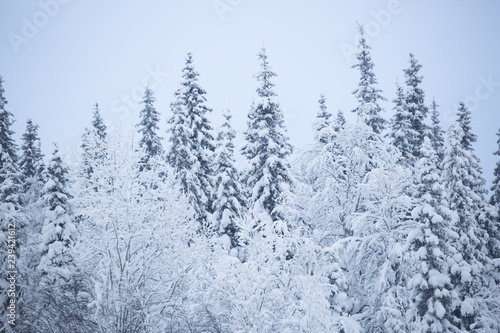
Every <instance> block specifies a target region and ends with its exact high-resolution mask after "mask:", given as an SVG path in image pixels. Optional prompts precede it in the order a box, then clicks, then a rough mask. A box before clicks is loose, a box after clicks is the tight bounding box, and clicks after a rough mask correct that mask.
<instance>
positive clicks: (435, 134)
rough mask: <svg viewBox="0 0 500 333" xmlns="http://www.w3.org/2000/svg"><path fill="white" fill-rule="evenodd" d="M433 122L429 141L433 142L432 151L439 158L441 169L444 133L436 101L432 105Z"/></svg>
mask: <svg viewBox="0 0 500 333" xmlns="http://www.w3.org/2000/svg"><path fill="white" fill-rule="evenodd" d="M431 121H432V126H431V128H430V130H431V135H430V137H429V139H430V140H431V144H432V149H434V151H435V152H436V154H437V156H438V168H441V166H442V163H443V158H444V145H445V142H444V131H443V129H442V128H441V125H440V121H439V111H438V105H437V104H436V100H432V104H431Z"/></svg>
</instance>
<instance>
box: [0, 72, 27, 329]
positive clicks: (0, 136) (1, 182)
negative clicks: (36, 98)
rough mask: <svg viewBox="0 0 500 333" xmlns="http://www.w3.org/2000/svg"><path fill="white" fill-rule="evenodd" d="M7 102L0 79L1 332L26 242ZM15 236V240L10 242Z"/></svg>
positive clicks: (19, 302)
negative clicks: (12, 273) (12, 278)
mask: <svg viewBox="0 0 500 333" xmlns="http://www.w3.org/2000/svg"><path fill="white" fill-rule="evenodd" d="M6 104H7V99H6V98H5V96H4V89H3V79H2V77H1V76H0V230H1V233H0V251H1V252H0V260H1V262H0V316H1V318H2V321H0V324H1V327H0V331H6V330H7V329H8V325H7V321H6V320H5V318H7V313H8V310H7V306H8V305H10V303H9V302H10V300H9V298H10V296H8V294H10V293H11V292H8V290H9V289H10V283H9V280H7V278H8V277H9V273H8V272H9V271H12V269H16V270H17V269H19V270H21V269H22V258H21V257H20V250H21V244H22V243H23V241H24V240H25V237H23V232H24V230H23V229H24V226H25V225H24V222H25V221H24V219H23V216H22V215H21V193H22V184H21V176H22V175H21V173H20V172H19V169H18V165H17V162H18V155H17V146H16V144H15V142H14V139H13V135H14V132H13V131H12V129H11V125H12V124H13V122H14V119H13V117H14V116H13V114H12V113H10V112H9V111H7V109H6ZM12 236H14V239H12ZM19 287H20V285H19V284H17V285H16V288H14V290H15V297H14V298H13V299H14V301H16V302H17V303H16V304H17V305H18V306H22V298H20V297H19V295H20V288H19Z"/></svg>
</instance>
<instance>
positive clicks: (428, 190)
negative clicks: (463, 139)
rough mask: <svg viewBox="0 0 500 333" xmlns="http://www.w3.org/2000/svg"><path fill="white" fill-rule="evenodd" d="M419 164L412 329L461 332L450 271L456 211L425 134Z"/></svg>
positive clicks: (413, 243) (411, 239)
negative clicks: (450, 205)
mask: <svg viewBox="0 0 500 333" xmlns="http://www.w3.org/2000/svg"><path fill="white" fill-rule="evenodd" d="M420 153H421V158H420V160H419V161H418V162H417V164H416V166H415V172H416V179H417V182H418V185H417V192H416V195H415V199H416V207H415V208H414V209H413V211H412V217H413V218H414V220H415V221H416V222H417V223H418V224H417V227H416V229H415V230H413V231H412V232H410V234H409V236H408V240H407V242H408V246H409V250H410V251H412V252H413V257H414V260H415V263H416V265H415V267H416V268H417V271H416V272H415V273H414V274H415V275H414V276H413V277H412V279H411V280H410V283H409V286H410V287H411V289H412V303H411V307H410V309H409V314H410V315H411V318H412V321H411V323H410V325H411V332H459V330H458V329H457V327H456V326H454V323H457V318H455V317H454V315H453V312H454V308H453V305H454V301H455V300H454V295H455V294H454V292H453V285H452V279H451V273H450V267H449V266H450V265H452V264H453V261H454V258H455V255H456V250H455V248H454V247H453V243H454V242H455V241H456V239H457V237H458V235H457V234H456V232H454V231H453V229H452V224H451V220H452V212H451V211H450V210H449V209H448V208H447V207H446V201H445V200H446V194H445V190H444V186H443V185H442V184H441V183H440V178H439V170H438V169H437V165H438V156H437V155H436V153H435V152H434V150H433V148H432V142H431V141H430V139H429V138H427V137H425V138H424V142H423V146H422V148H421V150H420Z"/></svg>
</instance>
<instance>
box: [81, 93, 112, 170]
mask: <svg viewBox="0 0 500 333" xmlns="http://www.w3.org/2000/svg"><path fill="white" fill-rule="evenodd" d="M106 130H107V128H106V125H105V124H104V120H103V119H102V116H101V112H100V110H99V104H98V103H97V102H96V103H95V104H94V108H93V110H92V126H91V127H90V128H88V127H87V128H85V131H84V133H83V135H82V143H81V145H80V147H81V148H82V166H81V171H80V172H81V174H82V176H84V177H86V178H87V179H88V178H90V177H91V176H92V173H93V167H92V165H93V164H94V163H96V161H98V160H102V159H103V158H104V156H105V154H106V139H107V131H106Z"/></svg>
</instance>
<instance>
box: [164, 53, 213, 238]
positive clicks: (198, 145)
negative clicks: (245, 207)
mask: <svg viewBox="0 0 500 333" xmlns="http://www.w3.org/2000/svg"><path fill="white" fill-rule="evenodd" d="M182 72H183V74H182V77H183V80H182V82H181V83H180V87H179V88H178V89H177V90H176V91H175V93H174V96H175V100H174V102H172V103H171V105H170V108H171V110H172V113H173V115H172V117H171V118H170V119H169V120H168V124H169V125H170V128H169V129H168V133H169V134H170V137H169V141H170V147H169V150H168V152H167V161H168V163H169V164H170V166H171V167H172V168H173V170H174V175H175V177H176V179H177V180H178V182H179V184H180V185H181V188H182V191H183V192H184V193H185V194H186V196H187V197H188V198H189V202H190V204H191V205H193V208H194V211H195V214H196V220H197V221H198V222H199V224H200V228H201V229H203V230H205V231H208V230H209V229H211V228H212V227H211V226H209V225H208V222H209V221H208V218H209V216H210V214H211V211H212V200H211V195H212V193H213V184H212V177H213V173H212V170H211V165H212V159H213V152H214V138H213V136H212V127H211V125H210V122H209V120H208V118H207V114H208V113H210V112H212V110H211V109H210V108H208V107H207V106H206V105H205V102H206V97H205V94H206V92H205V90H203V89H202V88H201V87H200V85H199V84H198V76H199V74H198V73H197V72H196V71H195V69H194V66H193V56H192V55H191V52H189V53H188V55H187V57H186V66H185V67H184V69H183V70H182Z"/></svg>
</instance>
